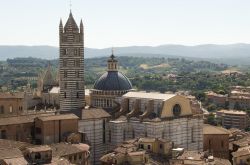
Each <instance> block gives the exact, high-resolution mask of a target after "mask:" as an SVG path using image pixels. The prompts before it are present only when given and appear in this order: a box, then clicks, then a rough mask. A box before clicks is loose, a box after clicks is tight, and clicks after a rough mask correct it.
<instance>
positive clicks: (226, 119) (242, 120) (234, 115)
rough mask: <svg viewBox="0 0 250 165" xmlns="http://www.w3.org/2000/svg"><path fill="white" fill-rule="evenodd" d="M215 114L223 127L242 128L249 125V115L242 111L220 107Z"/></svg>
mask: <svg viewBox="0 0 250 165" xmlns="http://www.w3.org/2000/svg"><path fill="white" fill-rule="evenodd" d="M216 115H217V118H218V120H219V121H220V122H221V124H222V126H223V127H225V128H238V129H241V130H244V129H246V128H247V127H248V126H249V117H248V114H247V113H246V112H244V111H237V110H223V109H222V110H220V111H217V112H216Z"/></svg>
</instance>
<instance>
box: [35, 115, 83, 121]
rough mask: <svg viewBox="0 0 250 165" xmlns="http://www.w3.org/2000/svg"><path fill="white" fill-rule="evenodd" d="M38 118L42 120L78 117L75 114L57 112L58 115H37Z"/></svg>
mask: <svg viewBox="0 0 250 165" xmlns="http://www.w3.org/2000/svg"><path fill="white" fill-rule="evenodd" d="M38 119H39V120H42V121H54V120H71V119H78V117H77V116H76V115H75V114H58V115H51V116H40V117H38Z"/></svg>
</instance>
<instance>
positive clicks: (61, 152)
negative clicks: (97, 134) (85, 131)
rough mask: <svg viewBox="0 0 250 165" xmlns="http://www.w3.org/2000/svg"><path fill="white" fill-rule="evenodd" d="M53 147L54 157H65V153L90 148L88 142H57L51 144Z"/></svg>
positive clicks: (73, 152)
mask: <svg viewBox="0 0 250 165" xmlns="http://www.w3.org/2000/svg"><path fill="white" fill-rule="evenodd" d="M50 147H51V149H52V156H53V157H63V156H65V155H70V154H75V153H80V152H81V153H82V152H85V151H88V150H89V145H87V144H81V143H80V144H69V143H57V144H51V145H50Z"/></svg>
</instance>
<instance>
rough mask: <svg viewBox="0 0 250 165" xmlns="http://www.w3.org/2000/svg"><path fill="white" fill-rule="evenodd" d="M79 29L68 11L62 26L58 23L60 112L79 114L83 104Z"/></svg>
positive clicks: (80, 36)
mask: <svg viewBox="0 0 250 165" xmlns="http://www.w3.org/2000/svg"><path fill="white" fill-rule="evenodd" d="M79 27H80V29H79V28H78V25H77V24H76V22H75V20H74V17H73V15H72V13H71V11H70V14H69V18H68V20H67V22H66V24H65V26H63V23H62V20H60V24H59V45H60V57H59V71H60V74H59V80H60V110H61V113H67V112H71V113H75V114H76V115H78V116H79V114H80V112H81V109H83V108H84V106H85V91H84V29H83V23H82V20H81V22H80V26H79Z"/></svg>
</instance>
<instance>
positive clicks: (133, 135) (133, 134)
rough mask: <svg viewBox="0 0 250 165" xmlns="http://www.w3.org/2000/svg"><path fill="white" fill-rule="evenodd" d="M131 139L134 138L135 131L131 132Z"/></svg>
mask: <svg viewBox="0 0 250 165" xmlns="http://www.w3.org/2000/svg"><path fill="white" fill-rule="evenodd" d="M132 137H133V138H135V130H133V131H132Z"/></svg>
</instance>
